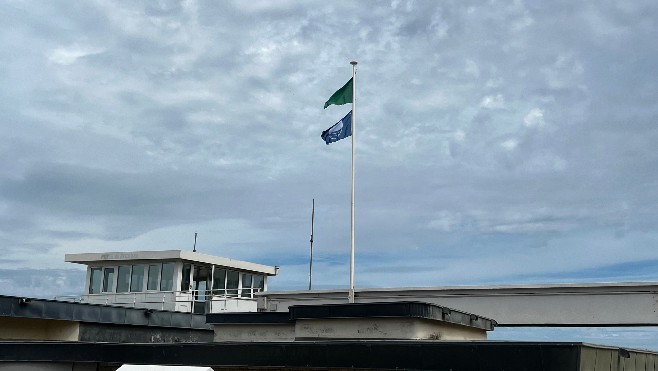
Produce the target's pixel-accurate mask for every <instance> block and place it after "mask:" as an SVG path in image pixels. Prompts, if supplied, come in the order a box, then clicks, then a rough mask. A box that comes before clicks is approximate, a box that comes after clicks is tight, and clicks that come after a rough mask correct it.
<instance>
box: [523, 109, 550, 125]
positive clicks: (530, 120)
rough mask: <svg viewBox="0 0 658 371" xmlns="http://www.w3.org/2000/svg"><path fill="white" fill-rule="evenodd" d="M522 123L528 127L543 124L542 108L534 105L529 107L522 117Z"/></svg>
mask: <svg viewBox="0 0 658 371" xmlns="http://www.w3.org/2000/svg"><path fill="white" fill-rule="evenodd" d="M523 124H524V125H525V126H527V127H529V128H538V127H542V126H544V124H545V123H544V110H543V109H541V108H536V107H535V108H533V109H531V110H530V111H529V112H528V113H527V114H526V115H525V117H523Z"/></svg>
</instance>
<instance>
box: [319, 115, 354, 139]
mask: <svg viewBox="0 0 658 371" xmlns="http://www.w3.org/2000/svg"><path fill="white" fill-rule="evenodd" d="M351 135H352V111H350V113H348V114H347V115H345V117H343V118H342V119H341V120H340V121H338V122H337V123H336V124H334V125H333V126H332V127H330V128H329V129H327V130H325V131H323V132H322V139H323V140H324V141H325V142H326V143H327V144H329V143H333V142H336V141H339V140H341V139H343V138H347V137H349V136H351Z"/></svg>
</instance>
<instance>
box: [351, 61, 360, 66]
mask: <svg viewBox="0 0 658 371" xmlns="http://www.w3.org/2000/svg"><path fill="white" fill-rule="evenodd" d="M357 63H358V62H357V61H351V62H350V64H351V65H352V66H356V64H357Z"/></svg>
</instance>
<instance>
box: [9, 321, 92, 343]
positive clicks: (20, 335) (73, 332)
mask: <svg viewBox="0 0 658 371" xmlns="http://www.w3.org/2000/svg"><path fill="white" fill-rule="evenodd" d="M79 331H80V330H79V324H78V322H73V321H62V320H51V319H37V318H16V317H0V339H2V340H63V341H77V340H78V335H79Z"/></svg>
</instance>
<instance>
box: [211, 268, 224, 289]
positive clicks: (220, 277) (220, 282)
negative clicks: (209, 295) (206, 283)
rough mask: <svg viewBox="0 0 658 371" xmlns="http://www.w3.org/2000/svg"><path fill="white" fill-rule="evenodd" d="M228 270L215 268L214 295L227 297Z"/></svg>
mask: <svg viewBox="0 0 658 371" xmlns="http://www.w3.org/2000/svg"><path fill="white" fill-rule="evenodd" d="M225 288H226V269H222V268H215V275H214V276H213V282H212V289H213V294H214V295H226V291H224V289H225Z"/></svg>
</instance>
